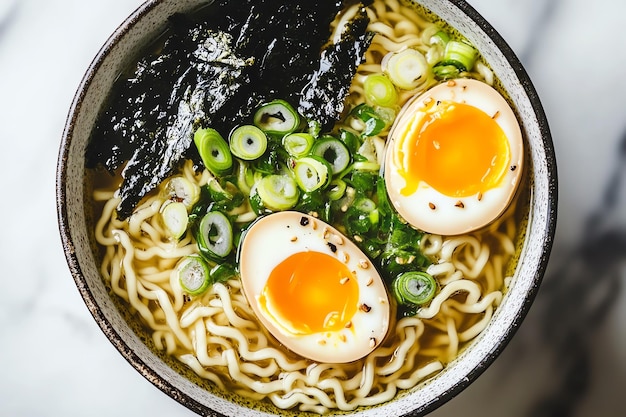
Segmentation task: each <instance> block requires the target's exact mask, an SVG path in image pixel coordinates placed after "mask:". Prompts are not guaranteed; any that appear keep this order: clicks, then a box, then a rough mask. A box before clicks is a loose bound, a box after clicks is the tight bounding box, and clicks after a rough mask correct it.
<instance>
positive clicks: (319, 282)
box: [259, 251, 359, 334]
mask: <svg viewBox="0 0 626 417" xmlns="http://www.w3.org/2000/svg"><path fill="white" fill-rule="evenodd" d="M358 301H359V286H358V283H357V282H356V278H355V277H354V276H353V274H352V273H351V272H350V271H349V270H348V268H347V266H346V265H345V264H343V263H342V262H340V261H339V260H337V259H336V258H334V257H333V256H330V255H327V254H325V253H321V252H313V251H311V252H299V253H295V254H293V255H291V256H289V257H288V258H286V259H285V260H283V261H282V262H281V263H280V264H278V265H277V266H276V267H275V268H274V270H273V271H272V272H271V274H270V276H269V278H268V280H267V283H266V285H265V288H264V289H263V293H262V294H261V296H260V297H259V302H260V304H261V305H262V306H263V307H264V309H265V310H266V311H267V312H268V313H270V315H272V316H273V318H274V320H275V321H276V322H277V323H279V324H282V325H283V326H285V327H288V328H289V330H290V331H291V332H294V333H296V334H311V333H318V332H324V331H336V330H340V329H343V328H345V327H346V324H347V323H348V322H349V321H350V319H351V318H352V316H354V314H355V312H356V310H357V304H358Z"/></svg>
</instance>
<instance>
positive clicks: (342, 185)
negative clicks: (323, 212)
mask: <svg viewBox="0 0 626 417" xmlns="http://www.w3.org/2000/svg"><path fill="white" fill-rule="evenodd" d="M347 187H348V184H346V182H345V181H344V180H342V179H339V178H337V179H334V180H332V181H331V182H330V186H329V187H328V199H329V200H330V201H337V200H339V199H340V198H341V197H343V195H344V194H345V193H346V188H347Z"/></svg>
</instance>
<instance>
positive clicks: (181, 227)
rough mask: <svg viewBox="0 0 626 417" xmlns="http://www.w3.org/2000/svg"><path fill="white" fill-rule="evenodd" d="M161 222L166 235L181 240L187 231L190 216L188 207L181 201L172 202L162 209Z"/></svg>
mask: <svg viewBox="0 0 626 417" xmlns="http://www.w3.org/2000/svg"><path fill="white" fill-rule="evenodd" d="M160 213H161V222H162V223H163V227H164V229H165V233H166V234H167V235H168V236H169V237H170V238H172V239H174V240H178V239H180V238H181V237H182V236H183V235H184V234H185V232H186V231H187V226H188V224H189V215H188V213H187V207H186V206H185V204H184V203H182V202H180V201H171V202H167V203H165V204H164V206H163V208H162V209H161V212H160Z"/></svg>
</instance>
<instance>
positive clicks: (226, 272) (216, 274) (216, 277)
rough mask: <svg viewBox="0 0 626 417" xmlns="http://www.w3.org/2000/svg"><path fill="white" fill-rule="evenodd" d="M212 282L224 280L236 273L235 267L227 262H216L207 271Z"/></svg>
mask: <svg viewBox="0 0 626 417" xmlns="http://www.w3.org/2000/svg"><path fill="white" fill-rule="evenodd" d="M209 275H210V276H211V281H212V282H226V281H228V280H229V279H231V278H234V277H235V276H236V275H237V272H235V268H234V267H233V266H232V265H231V264H228V263H222V264H217V265H215V266H214V267H213V268H211V271H209Z"/></svg>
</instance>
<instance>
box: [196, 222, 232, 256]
mask: <svg viewBox="0 0 626 417" xmlns="http://www.w3.org/2000/svg"><path fill="white" fill-rule="evenodd" d="M196 241H197V243H198V249H199V250H200V253H201V254H202V255H203V256H204V257H205V258H207V259H210V260H215V261H218V262H219V261H221V260H223V259H224V258H225V257H226V256H228V254H229V253H230V251H231V250H232V248H233V228H232V225H231V224H230V220H229V219H228V217H226V215H225V214H224V213H222V212H221V211H210V212H208V213H207V214H205V215H204V217H203V218H202V220H201V221H200V227H199V228H198V232H197V234H196Z"/></svg>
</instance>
